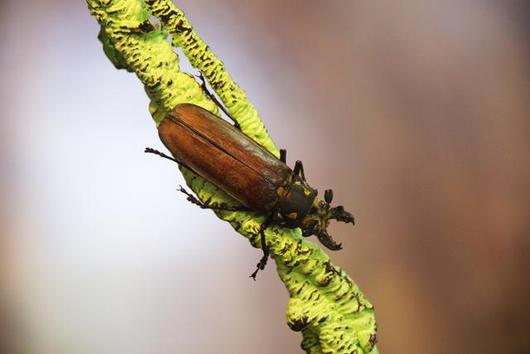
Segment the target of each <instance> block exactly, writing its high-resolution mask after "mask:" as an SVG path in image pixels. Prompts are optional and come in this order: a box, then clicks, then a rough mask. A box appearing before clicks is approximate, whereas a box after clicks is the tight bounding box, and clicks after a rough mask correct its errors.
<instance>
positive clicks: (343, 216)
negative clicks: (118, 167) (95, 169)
mask: <svg viewBox="0 0 530 354" xmlns="http://www.w3.org/2000/svg"><path fill="white" fill-rule="evenodd" d="M158 134H159V137H160V140H161V141H162V143H163V144H164V145H165V147H166V148H167V149H168V150H169V151H170V152H171V155H172V156H173V157H171V156H169V155H166V154H164V153H162V152H160V151H157V150H155V149H152V148H146V149H145V152H147V153H153V154H156V155H159V156H161V157H164V158H167V159H170V160H172V161H175V162H177V163H178V164H180V165H182V166H184V167H186V168H188V169H189V170H191V171H193V172H194V173H195V174H197V175H199V176H202V177H203V178H205V179H206V180H208V181H209V182H211V183H213V184H214V185H216V186H217V187H219V188H220V189H222V190H223V191H225V192H226V193H227V194H229V195H230V196H231V197H232V198H234V199H235V200H237V201H238V202H239V203H241V205H237V206H229V205H224V204H223V205H213V204H210V203H204V202H201V201H200V200H199V199H198V198H196V197H195V196H194V195H192V194H191V193H189V192H188V191H186V190H185V189H184V188H182V187H180V189H179V190H180V191H181V192H183V193H185V194H186V195H187V199H188V200H189V201H190V202H192V203H194V204H196V205H198V206H200V207H201V208H203V209H213V210H226V211H256V212H259V213H263V214H265V215H266V218H265V221H264V222H263V224H262V225H261V227H260V235H261V246H262V247H261V248H262V250H263V257H262V258H261V260H260V261H259V263H258V265H257V269H256V271H255V272H254V273H252V274H251V278H253V279H254V280H255V278H256V274H257V272H258V271H259V270H262V269H264V268H265V265H266V263H267V259H268V256H269V251H268V247H267V244H266V241H265V229H266V228H267V227H269V226H271V225H277V226H280V227H286V228H297V227H299V228H301V230H302V234H303V236H305V237H307V236H311V235H316V236H317V237H318V239H319V240H320V242H321V243H322V244H323V245H324V246H326V247H327V248H329V249H331V250H339V249H341V248H342V247H341V244H338V243H336V242H335V241H334V240H333V239H332V238H331V236H330V235H329V234H328V232H327V226H328V224H329V221H330V220H332V219H335V220H337V221H341V222H344V223H352V224H354V218H353V216H352V214H350V213H349V212H347V211H346V210H344V208H343V207H342V206H337V207H331V202H332V199H333V191H332V190H331V189H328V190H326V191H325V193H324V200H321V199H319V198H317V194H318V192H317V190H316V189H314V188H312V187H311V186H310V185H309V184H308V183H307V181H306V178H305V174H304V168H303V164H302V162H301V161H296V163H295V165H294V168H293V169H291V168H290V167H289V166H288V165H287V163H286V160H287V153H286V150H284V149H282V150H280V158H279V159H278V158H277V157H276V156H274V155H273V154H272V153H270V152H269V151H268V150H266V149H265V148H263V147H262V146H261V145H259V144H258V143H256V142H255V141H254V140H252V139H251V138H249V137H248V136H247V135H245V134H243V133H242V132H241V131H240V130H239V129H238V128H237V126H234V125H231V124H230V123H229V122H227V121H225V120H224V119H222V118H220V117H218V116H216V115H214V114H212V113H211V112H209V111H207V110H205V109H204V108H201V107H199V106H196V105H193V104H190V103H183V104H179V105H177V106H176V107H175V108H174V109H173V111H172V112H171V113H170V114H168V115H167V116H166V117H165V118H164V119H162V121H161V122H160V123H159V125H158Z"/></svg>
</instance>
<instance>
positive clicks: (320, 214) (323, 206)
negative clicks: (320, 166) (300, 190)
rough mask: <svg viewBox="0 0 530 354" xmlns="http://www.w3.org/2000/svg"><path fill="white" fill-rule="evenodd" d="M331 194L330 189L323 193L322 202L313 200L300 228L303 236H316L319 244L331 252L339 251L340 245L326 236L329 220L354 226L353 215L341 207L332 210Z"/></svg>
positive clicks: (316, 199)
mask: <svg viewBox="0 0 530 354" xmlns="http://www.w3.org/2000/svg"><path fill="white" fill-rule="evenodd" d="M332 200H333V192H332V191H331V189H328V190H326V192H325V193H324V200H321V199H318V198H315V200H314V202H313V205H312V206H311V209H310V210H309V213H308V214H307V215H306V216H305V218H304V219H303V220H302V223H301V228H302V234H303V235H304V236H306V237H307V236H311V235H316V236H317V237H318V239H319V240H320V242H321V243H322V244H323V245H324V246H326V247H327V248H329V249H331V250H339V249H341V248H342V247H341V244H340V243H336V242H335V241H334V240H333V238H331V236H330V235H329V234H328V232H327V228H328V225H329V221H330V220H337V221H341V222H344V223H351V224H355V222H354V218H353V215H352V214H350V213H349V212H347V211H346V210H344V207H343V206H342V205H339V206H337V207H334V208H332V207H331V201H332Z"/></svg>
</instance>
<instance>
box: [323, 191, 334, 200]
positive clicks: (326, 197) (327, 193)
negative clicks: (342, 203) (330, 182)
mask: <svg viewBox="0 0 530 354" xmlns="http://www.w3.org/2000/svg"><path fill="white" fill-rule="evenodd" d="M324 200H325V201H326V203H328V204H331V201H332V200H333V190H332V189H326V191H325V192H324Z"/></svg>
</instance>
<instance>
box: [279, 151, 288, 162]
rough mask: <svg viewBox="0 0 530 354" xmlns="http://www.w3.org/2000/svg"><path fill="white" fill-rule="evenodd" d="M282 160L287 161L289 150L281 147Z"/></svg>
mask: <svg viewBox="0 0 530 354" xmlns="http://www.w3.org/2000/svg"><path fill="white" fill-rule="evenodd" d="M280 161H281V162H283V163H287V150H285V149H280Z"/></svg>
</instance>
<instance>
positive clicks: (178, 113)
mask: <svg viewBox="0 0 530 354" xmlns="http://www.w3.org/2000/svg"><path fill="white" fill-rule="evenodd" d="M158 133H159V136H160V139H161V140H162V142H163V143H164V145H165V146H166V147H167V149H168V150H169V151H170V152H171V154H172V155H173V156H174V157H175V158H176V159H177V160H179V161H180V162H182V163H183V164H185V165H186V166H188V167H190V168H191V169H193V170H194V171H195V172H196V173H197V174H199V175H200V176H202V177H204V178H206V179H207V180H209V181H210V182H212V183H213V184H215V185H216V186H217V187H219V188H221V189H222V190H224V191H225V192H227V193H228V194H229V195H231V196H232V197H233V198H235V199H236V200H238V201H239V202H241V203H242V204H243V205H245V206H247V207H249V208H251V209H253V210H256V211H270V210H271V209H272V208H273V207H274V206H275V205H276V204H277V202H278V195H277V194H276V189H277V187H279V186H281V185H285V184H286V183H288V182H289V179H290V176H291V174H292V171H291V169H290V168H289V167H288V166H287V165H286V164H284V163H283V162H281V161H280V160H278V159H277V158H276V157H274V156H273V155H272V154H271V153H269V152H268V151H267V150H265V149H264V148H262V147H261V146H260V145H258V144H257V143H256V142H254V141H253V140H252V139H250V138H249V137H247V136H246V135H244V134H243V133H242V132H241V131H239V130H238V129H237V128H235V127H233V126H232V125H230V124H229V123H228V122H226V121H224V120H222V119H221V118H219V117H217V116H215V115H213V114H212V113H210V112H208V111H207V110H205V109H203V108H200V107H198V106H195V105H192V104H180V105H177V106H176V107H175V109H174V110H173V112H172V115H171V116H168V117H166V118H164V119H163V120H162V122H161V123H160V125H159V126H158Z"/></svg>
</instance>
